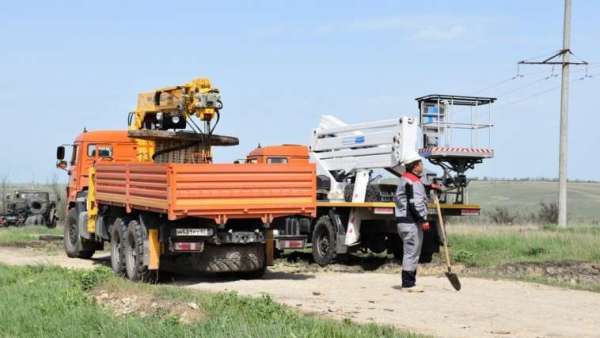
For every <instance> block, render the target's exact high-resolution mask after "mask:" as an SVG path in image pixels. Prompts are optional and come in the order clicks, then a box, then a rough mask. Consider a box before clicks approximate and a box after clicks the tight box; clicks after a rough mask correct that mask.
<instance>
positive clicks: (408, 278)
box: [402, 270, 416, 289]
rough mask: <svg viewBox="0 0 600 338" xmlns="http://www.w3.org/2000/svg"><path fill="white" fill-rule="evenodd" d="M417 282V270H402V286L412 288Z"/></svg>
mask: <svg viewBox="0 0 600 338" xmlns="http://www.w3.org/2000/svg"><path fill="white" fill-rule="evenodd" d="M415 282H416V271H404V270H402V288H403V289H404V288H412V287H413V286H415Z"/></svg>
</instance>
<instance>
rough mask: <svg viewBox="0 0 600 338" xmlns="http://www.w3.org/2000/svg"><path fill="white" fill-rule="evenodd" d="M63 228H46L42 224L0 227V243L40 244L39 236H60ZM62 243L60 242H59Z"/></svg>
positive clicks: (9, 244) (13, 244)
mask: <svg viewBox="0 0 600 338" xmlns="http://www.w3.org/2000/svg"><path fill="white" fill-rule="evenodd" d="M62 235H63V228H62V227H57V228H47V227H46V226H43V225H26V226H20V227H13V226H11V227H7V228H0V245H3V246H36V244H40V236H42V238H44V236H50V237H52V236H62ZM59 243H62V242H59Z"/></svg>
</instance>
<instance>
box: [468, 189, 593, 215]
mask: <svg viewBox="0 0 600 338" xmlns="http://www.w3.org/2000/svg"><path fill="white" fill-rule="evenodd" d="M468 200H469V201H470V202H472V203H478V204H480V205H481V208H482V211H483V213H484V214H485V212H486V210H491V209H493V208H495V207H506V208H509V209H510V210H511V211H513V212H518V213H521V214H529V213H532V212H536V211H537V210H538V209H539V205H540V202H544V203H550V202H557V201H558V182H548V181H472V182H471V183H470V184H469V188H468ZM568 208H569V213H568V217H569V220H570V221H571V222H575V223H592V222H593V223H600V183H581V182H569V185H568Z"/></svg>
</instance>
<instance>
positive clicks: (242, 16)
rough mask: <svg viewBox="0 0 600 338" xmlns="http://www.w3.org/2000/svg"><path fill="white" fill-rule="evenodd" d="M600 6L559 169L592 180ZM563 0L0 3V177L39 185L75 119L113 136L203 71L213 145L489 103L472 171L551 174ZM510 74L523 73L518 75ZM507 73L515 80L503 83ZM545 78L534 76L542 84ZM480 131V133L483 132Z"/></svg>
mask: <svg viewBox="0 0 600 338" xmlns="http://www.w3.org/2000/svg"><path fill="white" fill-rule="evenodd" d="M599 14H600V2H598V1H593V0H586V1H584V0H574V1H573V19H572V20H573V25H572V40H571V49H572V50H573V52H574V53H575V56H576V57H577V58H578V59H579V60H586V61H589V62H590V66H589V69H588V74H589V75H592V77H591V78H589V77H588V78H584V80H580V78H582V77H584V75H585V73H586V72H585V68H584V67H573V68H572V76H571V80H572V81H571V95H570V103H571V105H570V115H569V170H568V173H569V178H570V179H589V180H600V170H598V167H599V166H600V160H599V156H597V151H598V148H599V147H600V133H599V132H598V126H600V114H598V113H597V111H596V109H597V107H598V103H597V101H595V98H596V95H598V94H599V93H600V90H599V89H600V67H599V65H600V48H599V45H598V41H600V20H598V19H597V18H598V16H599ZM562 19H563V2H562V1H559V0H544V1H542V0H540V1H506V0H505V1H500V0H498V1H311V0H304V1H177V2H164V1H162V2H158V1H156V2H155V1H137V2H136V1H51V0H48V1H2V2H1V3H0V41H2V47H1V49H0V51H1V52H0V117H1V118H2V122H0V152H1V154H2V159H1V160H0V177H8V178H9V179H10V180H11V181H18V182H31V181H37V182H44V181H47V180H49V179H51V178H52V177H53V176H55V175H59V176H58V177H60V178H61V179H66V175H65V174H64V172H61V171H59V170H57V169H56V168H55V166H54V165H55V149H56V146H57V145H59V144H64V143H71V142H72V141H73V140H74V138H75V137H76V135H77V134H78V133H79V132H81V130H82V129H83V128H84V127H86V128H87V129H89V130H94V129H125V128H126V118H127V113H128V112H130V111H132V110H133V109H134V108H135V103H136V97H137V93H138V92H141V91H147V90H151V89H154V88H160V87H164V86H168V85H175V84H180V83H185V82H187V81H189V80H191V79H193V78H196V77H208V78H210V79H211V81H212V83H213V85H214V86H216V87H218V88H220V89H221V92H222V96H223V101H224V108H223V110H222V111H221V121H220V124H219V126H218V128H217V131H216V133H218V134H222V135H232V136H237V137H239V139H240V145H239V146H237V147H230V148H216V149H215V150H214V152H215V157H216V160H217V161H219V162H231V161H233V160H235V159H238V158H243V157H244V156H245V154H247V153H248V152H249V151H251V150H252V149H253V148H254V147H256V146H257V145H258V144H259V143H260V144H262V145H268V144H282V143H300V144H306V143H308V141H309V136H310V133H311V131H312V129H313V128H315V127H317V126H318V123H319V117H320V116H321V115H323V114H331V115H335V116H337V117H339V118H341V119H343V120H345V121H347V122H362V121H369V120H375V119H387V118H396V117H400V116H416V114H417V105H416V103H415V101H414V98H416V97H419V96H423V95H427V94H433V93H442V94H455V95H485V96H494V97H498V101H497V102H496V104H495V107H494V113H493V123H494V125H495V126H494V129H493V132H492V137H491V147H492V148H493V149H494V150H495V152H496V156H495V158H494V159H491V160H488V161H486V162H484V163H483V164H480V165H479V166H478V167H476V169H475V170H473V171H471V173H470V175H471V176H480V177H481V176H490V177H511V178H512V177H556V176H557V172H558V133H559V103H560V89H559V86H560V76H553V74H555V75H556V74H560V70H559V69H555V70H554V73H553V71H552V67H549V66H523V67H520V69H519V70H518V71H519V73H517V62H518V61H520V60H523V59H535V60H540V59H542V58H543V57H544V56H550V55H551V54H552V53H554V52H556V51H557V50H559V49H560V48H561V47H562ZM517 74H521V75H523V76H515V75H517ZM513 78H514V79H513ZM546 78H547V79H546ZM486 139H487V137H486Z"/></svg>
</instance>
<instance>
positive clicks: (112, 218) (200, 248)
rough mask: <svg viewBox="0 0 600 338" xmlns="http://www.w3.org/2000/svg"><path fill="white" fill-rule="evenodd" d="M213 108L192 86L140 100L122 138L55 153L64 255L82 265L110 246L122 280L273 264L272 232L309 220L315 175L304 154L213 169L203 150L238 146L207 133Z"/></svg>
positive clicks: (212, 99) (80, 142)
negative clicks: (289, 221) (61, 178)
mask: <svg viewBox="0 0 600 338" xmlns="http://www.w3.org/2000/svg"><path fill="white" fill-rule="evenodd" d="M221 107H222V103H221V101H220V94H219V92H218V90H217V89H215V88H212V86H211V85H210V82H209V81H208V80H206V79H196V80H193V81H192V82H189V83H186V84H184V85H181V86H174V87H167V88H162V89H159V90H156V91H153V92H149V93H142V94H140V95H139V97H138V105H137V109H136V111H135V112H134V113H132V114H131V115H130V120H129V130H123V131H89V132H88V131H86V130H84V132H83V133H81V134H80V135H79V136H78V137H77V138H76V139H75V141H74V142H73V144H69V145H61V146H59V147H58V148H57V167H58V168H61V169H63V170H66V171H67V172H68V174H69V184H68V187H67V196H68V203H67V217H66V221H65V226H64V228H65V233H64V248H65V252H66V254H67V255H68V256H69V257H79V258H90V257H91V256H92V255H93V254H94V253H95V252H96V251H97V250H101V249H103V246H104V243H105V242H110V244H111V265H112V269H113V270H114V272H116V273H118V274H123V275H126V276H127V277H128V278H129V279H131V280H147V279H150V278H156V277H157V276H158V272H159V271H171V272H179V273H181V272H214V273H220V272H235V273H239V274H241V275H243V276H246V277H248V278H256V277H259V276H261V275H262V274H263V273H264V272H265V269H266V266H267V265H270V264H272V260H273V251H274V249H273V247H274V245H273V243H274V241H273V233H272V230H271V224H274V223H277V222H278V220H279V219H283V218H286V217H290V216H294V217H314V216H315V214H316V201H315V193H316V174H315V170H316V169H315V165H314V164H311V163H309V161H308V155H307V154H306V156H304V157H303V158H298V159H297V160H295V161H277V159H273V160H269V161H268V162H266V163H253V161H244V163H222V164H217V163H213V161H212V147H211V146H212V145H235V144H237V139H236V138H232V137H226V136H218V135H215V134H213V130H214V127H215V126H216V124H217V123H218V120H219V110H220V108H221ZM192 118H198V119H199V120H200V123H199V124H201V125H203V128H204V129H202V127H200V126H199V125H198V123H196V122H193V121H192ZM213 118H215V119H216V121H217V122H216V123H214V124H212V125H211V121H213ZM186 127H189V128H187V130H186ZM190 128H192V129H194V130H195V131H193V132H190V131H189V129H190ZM178 129H179V130H178ZM67 147H69V148H70V150H71V157H70V161H67V160H65V155H66V152H67V149H66V148H67Z"/></svg>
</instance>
